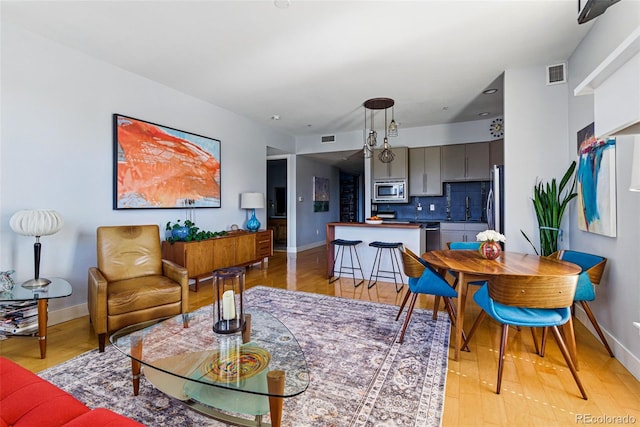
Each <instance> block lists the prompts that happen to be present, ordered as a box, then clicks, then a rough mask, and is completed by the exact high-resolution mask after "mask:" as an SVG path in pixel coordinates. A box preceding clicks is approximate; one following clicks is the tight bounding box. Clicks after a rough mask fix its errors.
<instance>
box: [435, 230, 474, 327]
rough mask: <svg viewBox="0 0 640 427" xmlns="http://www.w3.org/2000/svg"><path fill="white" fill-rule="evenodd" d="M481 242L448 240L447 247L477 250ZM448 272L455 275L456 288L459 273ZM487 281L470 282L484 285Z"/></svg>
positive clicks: (458, 249)
mask: <svg viewBox="0 0 640 427" xmlns="http://www.w3.org/2000/svg"><path fill="white" fill-rule="evenodd" d="M480 244H482V242H447V248H449V250H452V251H460V250H467V251H477V250H478V249H480ZM447 273H448V274H450V275H451V276H453V285H451V286H453V288H454V289H456V288H457V287H458V273H457V272H456V271H452V270H449V271H448V272H447ZM485 283H487V282H485V281H484V280H477V281H473V282H469V284H470V285H476V286H482V285H484V284H485ZM439 305H440V298H439V297H436V303H435V306H436V309H437V307H438V306H439ZM434 319H435V310H434Z"/></svg>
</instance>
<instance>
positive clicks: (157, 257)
mask: <svg viewBox="0 0 640 427" xmlns="http://www.w3.org/2000/svg"><path fill="white" fill-rule="evenodd" d="M97 237H98V242H97V249H98V267H97V268H96V267H90V268H89V283H88V286H89V289H88V297H87V298H88V302H87V304H88V306H89V315H90V316H91V323H92V324H93V329H94V330H95V332H96V334H97V335H98V344H99V348H100V352H103V351H104V347H105V341H106V339H107V334H108V333H111V332H114V331H116V330H118V329H121V328H123V327H125V326H129V325H133V324H136V323H140V322H144V321H146V320H151V319H157V318H161V317H168V316H176V315H178V314H182V315H183V323H184V327H185V328H186V327H188V326H189V325H188V319H187V313H188V311H189V279H188V278H187V269H186V268H184V267H181V266H179V265H178V264H175V263H173V262H171V261H167V260H163V259H162V252H161V249H160V230H159V227H158V226H157V225H126V226H105V227H98V230H97Z"/></svg>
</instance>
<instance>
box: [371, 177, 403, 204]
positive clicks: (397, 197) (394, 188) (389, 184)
mask: <svg viewBox="0 0 640 427" xmlns="http://www.w3.org/2000/svg"><path fill="white" fill-rule="evenodd" d="M373 201H374V202H379V203H407V202H408V201H409V197H408V188H407V180H406V179H400V180H398V179H394V180H376V181H374V182H373Z"/></svg>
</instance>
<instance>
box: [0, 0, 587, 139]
mask: <svg viewBox="0 0 640 427" xmlns="http://www.w3.org/2000/svg"><path fill="white" fill-rule="evenodd" d="M276 3H283V4H285V5H287V4H288V7H284V8H280V7H276ZM577 3H578V0H553V1H545V0H538V1H520V0H511V1H489V0H475V1H455V0H448V1H433V0H430V1H427V0H423V1H309V0H290V1H287V0H278V1H277V2H274V1H271V0H264V1H55V0H54V1H6V0H3V1H2V3H1V17H2V21H3V22H11V23H14V24H17V25H21V26H23V27H26V28H27V29H29V30H31V31H34V32H36V33H39V34H41V35H43V36H45V37H47V38H50V39H53V40H55V41H57V42H59V43H61V44H64V45H67V46H70V47H72V48H75V49H78V50H80V51H83V52H85V53H86V54H88V55H90V56H92V57H95V58H98V59H101V60H104V61H106V62H108V63H111V64H114V65H116V66H118V67H121V68H123V69H125V70H129V71H131V72H134V73H136V74H139V75H142V76H145V77H147V78H149V79H152V80H155V81H157V82H160V83H162V84H164V85H166V86H169V87H172V88H175V89H177V90H179V91H181V92H184V93H187V94H190V95H193V96H195V97H198V98H201V99H203V100H206V101H208V102H211V103H213V104H216V105H218V106H220V107H223V108H226V109H228V110H231V111H234V112H236V113H238V114H241V115H243V116H246V117H248V118H250V119H252V120H255V121H257V122H261V123H264V124H267V125H269V126H272V127H274V128H277V129H279V130H280V131H282V132H285V133H288V134H292V135H308V134H321V135H324V134H334V133H339V132H345V131H351V130H357V129H362V127H363V116H364V110H363V108H362V103H363V101H364V100H366V99H368V98H373V97H391V98H394V99H395V101H396V107H395V118H396V121H398V122H399V124H400V131H402V128H403V127H415V126H426V125H433V124H442V123H453V122H460V121H469V120H478V119H486V118H487V117H496V116H500V115H502V91H501V90H500V91H499V92H498V93H497V94H496V95H492V96H487V95H481V92H482V91H483V90H484V89H486V88H490V87H494V86H497V87H498V88H499V89H501V88H502V81H501V75H502V72H503V71H504V70H505V69H508V68H515V67H526V66H531V65H538V66H539V65H551V64H556V63H558V62H562V61H564V60H566V59H567V58H568V57H569V55H570V54H571V53H572V52H573V50H574V49H575V47H576V46H577V44H578V43H579V41H580V40H581V39H582V37H583V36H584V35H585V33H586V32H587V31H588V29H589V26H590V23H588V24H583V25H578V23H577V20H576V18H577V15H578V12H577V7H578V5H577ZM541 78H544V76H541ZM483 111H487V112H489V113H490V115H489V116H485V117H480V116H478V114H479V113H480V112H483ZM275 114H277V115H279V116H280V120H278V121H275V120H272V119H271V117H272V116H273V115H275ZM507 126H508V124H507Z"/></svg>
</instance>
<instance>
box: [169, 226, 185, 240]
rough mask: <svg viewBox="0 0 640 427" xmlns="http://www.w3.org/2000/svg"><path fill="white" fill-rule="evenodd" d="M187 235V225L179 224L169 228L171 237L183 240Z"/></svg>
mask: <svg viewBox="0 0 640 427" xmlns="http://www.w3.org/2000/svg"><path fill="white" fill-rule="evenodd" d="M188 235H189V227H185V226H181V227H176V228H174V229H172V230H171V237H173V238H174V239H175V240H184V239H186V238H187V236H188Z"/></svg>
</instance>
